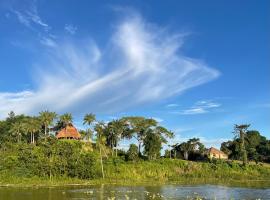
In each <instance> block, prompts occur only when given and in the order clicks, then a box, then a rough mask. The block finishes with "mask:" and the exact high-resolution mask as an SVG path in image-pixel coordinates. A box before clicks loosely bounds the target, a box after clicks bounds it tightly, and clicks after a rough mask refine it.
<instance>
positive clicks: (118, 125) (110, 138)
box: [105, 119, 130, 156]
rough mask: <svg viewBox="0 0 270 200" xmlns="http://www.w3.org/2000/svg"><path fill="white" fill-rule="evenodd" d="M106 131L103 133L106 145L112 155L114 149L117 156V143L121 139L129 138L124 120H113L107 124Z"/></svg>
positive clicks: (128, 131)
mask: <svg viewBox="0 0 270 200" xmlns="http://www.w3.org/2000/svg"><path fill="white" fill-rule="evenodd" d="M106 130H107V131H106V132H105V135H106V141H107V145H108V146H110V148H111V149H112V154H113V152H114V149H115V154H116V156H117V147H118V145H119V141H120V140H121V139H122V138H127V137H130V135H129V133H130V130H129V128H128V126H127V124H126V121H124V120H121V119H119V120H113V121H111V122H109V123H108V125H107V129H106Z"/></svg>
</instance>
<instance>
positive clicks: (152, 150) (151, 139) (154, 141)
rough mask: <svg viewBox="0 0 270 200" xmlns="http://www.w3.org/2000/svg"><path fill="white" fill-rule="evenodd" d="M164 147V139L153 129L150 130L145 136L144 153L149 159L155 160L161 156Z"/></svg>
mask: <svg viewBox="0 0 270 200" xmlns="http://www.w3.org/2000/svg"><path fill="white" fill-rule="evenodd" d="M161 148H162V139H161V137H160V136H159V135H158V134H156V133H155V132H154V131H153V130H151V129H150V130H148V132H147V134H146V137H145V138H144V154H145V155H146V156H147V157H148V159H149V160H155V159H157V158H159V157H160V150H161Z"/></svg>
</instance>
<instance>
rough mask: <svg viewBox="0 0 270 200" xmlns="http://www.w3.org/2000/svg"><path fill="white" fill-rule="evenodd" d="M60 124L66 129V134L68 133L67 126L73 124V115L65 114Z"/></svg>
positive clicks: (61, 117)
mask: <svg viewBox="0 0 270 200" xmlns="http://www.w3.org/2000/svg"><path fill="white" fill-rule="evenodd" d="M60 122H61V123H62V124H63V125H64V127H65V132H66V131H67V126H68V125H69V124H71V123H72V115H71V114H70V113H65V114H63V115H61V116H60Z"/></svg>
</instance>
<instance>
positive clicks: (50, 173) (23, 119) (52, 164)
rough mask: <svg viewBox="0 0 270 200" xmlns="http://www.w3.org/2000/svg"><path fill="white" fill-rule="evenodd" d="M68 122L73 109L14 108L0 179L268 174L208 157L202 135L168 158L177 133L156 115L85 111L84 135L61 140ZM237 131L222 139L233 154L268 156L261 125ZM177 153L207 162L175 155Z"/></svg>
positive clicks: (4, 137) (1, 150) (5, 129)
mask: <svg viewBox="0 0 270 200" xmlns="http://www.w3.org/2000/svg"><path fill="white" fill-rule="evenodd" d="M70 123H72V115H71V114H69V113H66V114H64V115H61V116H58V115H57V114H56V113H54V112H49V111H43V112H40V113H39V116H25V115H16V114H15V113H14V112H11V113H10V114H9V116H8V117H7V118H6V119H5V120H2V121H0V179H2V180H4V179H5V177H6V178H9V177H15V178H20V177H21V178H27V177H30V178H33V177H39V178H45V179H49V180H51V179H56V178H59V177H61V178H63V177H64V178H74V179H76V178H77V179H80V180H82V179H96V178H111V179H121V178H123V179H126V178H128V179H132V178H134V176H136V178H137V179H140V178H142V179H143V178H145V179H147V178H151V179H155V178H156V179H162V180H163V179H165V180H174V179H177V177H178V178H179V177H180V176H181V177H193V176H194V177H197V178H198V177H206V176H209V177H214V178H217V177H224V178H225V177H226V176H233V178H235V177H236V176H239V175H241V176H243V177H248V178H250V176H249V175H251V174H252V175H256V177H253V178H264V177H266V176H269V175H270V170H269V168H264V167H262V166H259V165H258V167H257V168H255V167H253V166H244V165H240V164H239V163H237V162H236V163H235V162H231V161H228V162H227V161H226V162H224V161H218V162H217V161H215V160H212V161H210V162H209V160H208V159H207V155H206V154H207V153H206V152H207V149H206V148H205V146H204V145H203V144H202V143H201V142H200V140H199V139H198V138H192V139H190V140H188V141H186V142H182V143H180V144H175V145H172V146H170V147H171V148H170V149H167V150H166V151H165V155H164V157H167V158H170V159H164V158H163V157H162V156H161V149H162V146H163V144H166V143H167V139H168V138H172V137H173V133H172V132H171V131H169V130H167V129H166V128H165V127H162V126H160V124H158V122H157V121H155V120H154V119H149V118H144V117H124V118H121V119H117V120H112V121H111V122H108V123H104V122H102V121H97V120H96V117H95V115H94V114H86V115H85V117H84V119H83V123H84V124H85V125H86V126H87V128H86V129H85V130H80V133H81V134H82V137H83V138H82V140H80V141H77V140H65V139H61V140H57V139H56V137H55V133H56V132H57V131H58V130H60V129H62V128H65V127H66V126H67V125H69V124H70ZM238 133H239V134H236V137H235V139H234V140H233V141H228V142H225V143H223V144H222V147H221V150H223V151H224V152H225V153H227V154H228V155H229V157H230V158H231V159H241V158H243V152H245V154H246V155H247V159H248V160H255V161H256V162H257V161H265V162H269V160H270V159H269V155H270V141H269V140H267V139H266V138H265V137H263V136H261V135H260V133H259V132H258V131H249V130H246V131H244V132H238ZM240 133H241V134H240ZM132 138H133V139H135V141H137V142H138V143H137V145H136V144H131V145H130V147H129V149H128V150H127V151H123V150H120V149H119V143H120V141H121V140H123V139H125V140H130V139H132ZM179 158H180V159H184V160H193V161H195V160H201V161H206V162H200V163H199V162H198V163H196V164H195V163H194V162H188V161H183V160H182V161H181V160H176V159H179ZM148 170H149V171H148ZM198 170H199V171H198ZM213 172H214V173H213ZM222 173H224V174H222ZM230 173H231V174H230ZM241 173H243V174H241ZM236 174H237V175H236Z"/></svg>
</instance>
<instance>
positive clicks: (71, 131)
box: [56, 124, 81, 140]
mask: <svg viewBox="0 0 270 200" xmlns="http://www.w3.org/2000/svg"><path fill="white" fill-rule="evenodd" d="M56 138H57V139H71V140H79V139H81V134H80V133H79V132H78V130H77V129H76V128H75V127H74V126H73V125H72V124H69V125H67V126H66V127H65V128H63V129H61V130H60V131H59V132H58V133H57V134H56Z"/></svg>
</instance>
